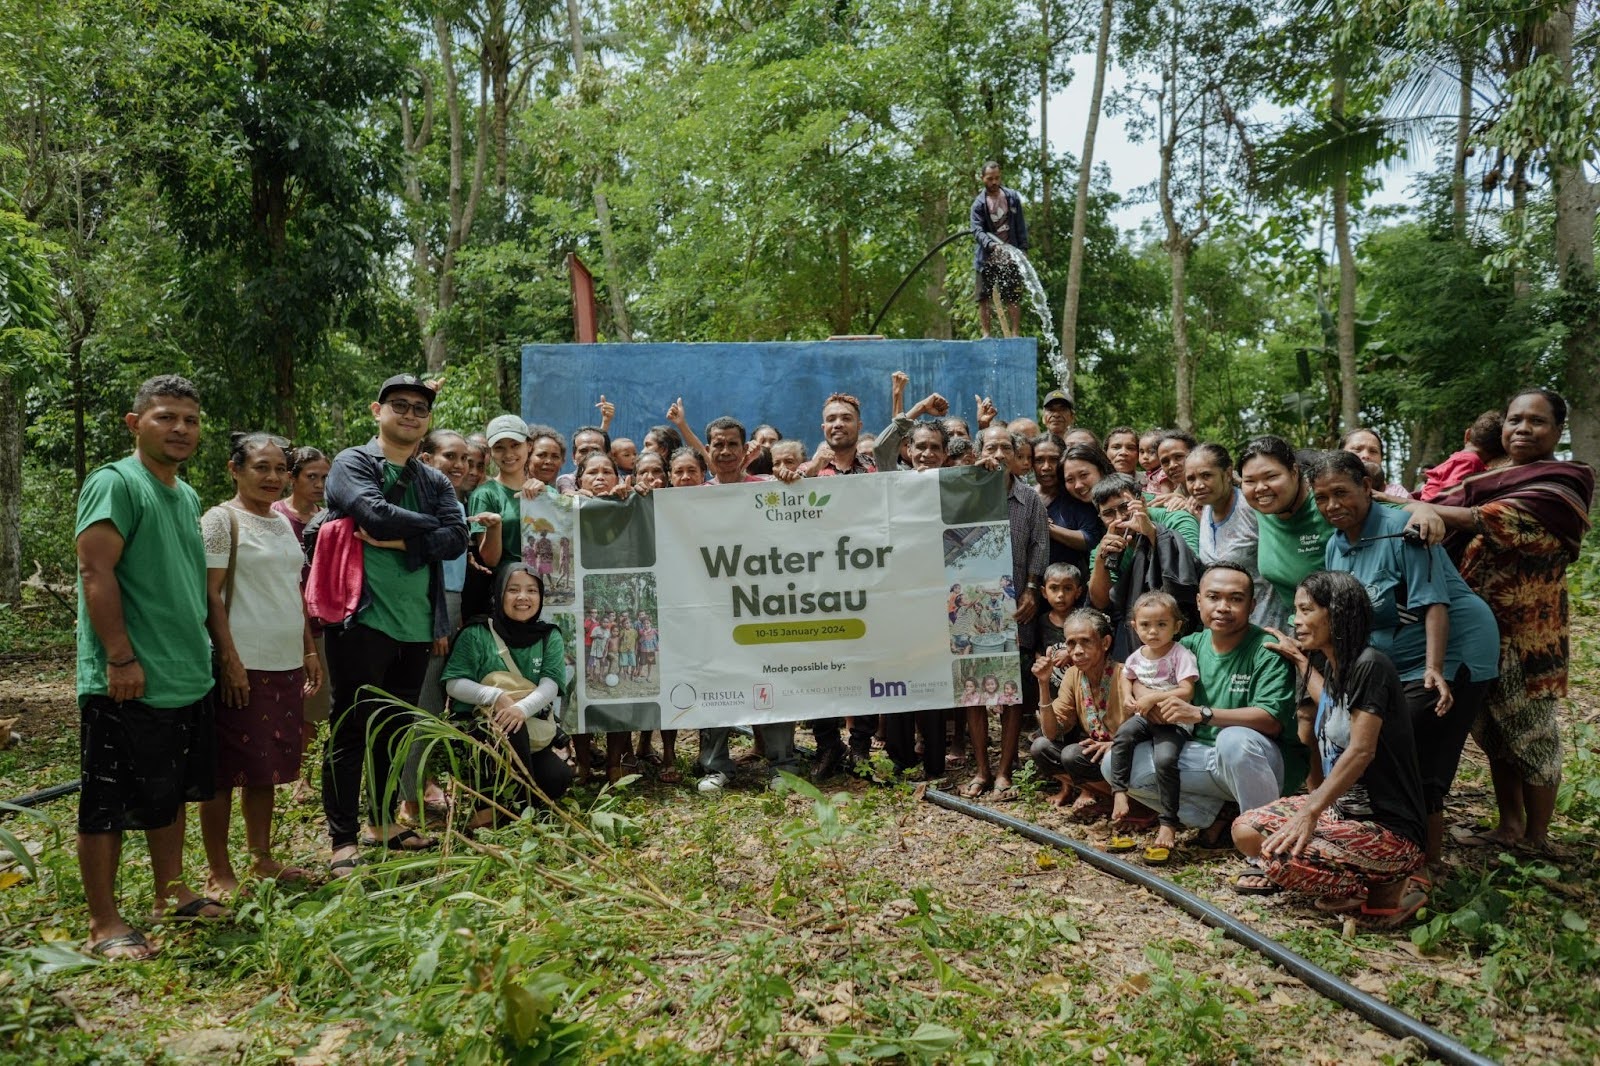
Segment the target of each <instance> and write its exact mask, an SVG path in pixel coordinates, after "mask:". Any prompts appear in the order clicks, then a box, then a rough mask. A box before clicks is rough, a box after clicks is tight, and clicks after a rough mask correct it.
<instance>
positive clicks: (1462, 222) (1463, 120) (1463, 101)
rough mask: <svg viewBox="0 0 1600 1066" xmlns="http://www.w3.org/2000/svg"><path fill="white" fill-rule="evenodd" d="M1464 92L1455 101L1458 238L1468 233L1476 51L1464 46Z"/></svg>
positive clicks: (1453, 189)
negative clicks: (1469, 144)
mask: <svg viewBox="0 0 1600 1066" xmlns="http://www.w3.org/2000/svg"><path fill="white" fill-rule="evenodd" d="M1460 55H1461V93H1460V96H1459V97H1458V99H1457V102H1456V150H1455V157H1454V160H1453V161H1452V164H1451V168H1450V228H1451V231H1452V232H1453V233H1455V235H1456V237H1457V239H1463V238H1465V237H1466V235H1467V148H1468V140H1469V138H1470V137H1471V135H1472V74H1473V69H1472V68H1473V62H1474V61H1475V59H1476V57H1477V51H1476V49H1474V48H1473V46H1472V45H1470V44H1469V45H1463V46H1462V47H1461V52H1460Z"/></svg>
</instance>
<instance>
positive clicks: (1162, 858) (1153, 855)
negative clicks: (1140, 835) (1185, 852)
mask: <svg viewBox="0 0 1600 1066" xmlns="http://www.w3.org/2000/svg"><path fill="white" fill-rule="evenodd" d="M1172 852H1173V849H1172V848H1163V847H1160V846H1158V845H1156V844H1152V845H1150V846H1149V847H1148V848H1145V849H1144V864H1145V865H1146V866H1166V865H1168V864H1170V863H1171V862H1172Z"/></svg>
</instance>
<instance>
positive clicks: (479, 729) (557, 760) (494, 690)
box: [444, 562, 572, 828]
mask: <svg viewBox="0 0 1600 1066" xmlns="http://www.w3.org/2000/svg"><path fill="white" fill-rule="evenodd" d="M543 609H544V585H543V583H542V582H540V580H539V575H538V574H536V573H535V572H534V570H533V568H532V567H530V566H528V565H527V564H526V563H520V562H519V563H512V564H510V565H509V566H507V567H506V568H505V569H504V570H502V571H501V572H500V574H499V576H498V577H497V578H496V580H495V587H494V598H493V599H492V601H491V604H490V611H489V614H488V615H480V616H478V617H477V618H474V619H472V620H471V621H470V622H468V623H467V624H466V626H465V627H463V628H462V630H461V632H460V634H459V635H458V636H457V637H456V640H455V646H454V647H453V648H451V650H450V661H449V662H448V663H446V664H445V668H444V690H445V692H446V694H448V695H449V697H450V713H451V716H452V717H453V718H455V719H457V720H458V721H461V722H464V723H465V725H464V728H465V729H466V731H467V732H468V733H470V734H472V735H473V737H474V739H476V740H479V741H481V742H483V743H484V744H486V745H487V746H488V747H490V748H491V749H492V748H496V747H498V746H499V745H498V743H497V740H498V738H500V737H503V738H504V739H505V742H506V744H507V745H509V746H510V748H511V751H512V752H513V753H514V754H515V755H516V758H517V761H518V762H519V763H520V767H519V768H518V770H517V777H518V778H525V779H526V780H529V781H532V782H533V783H534V784H535V785H537V786H538V788H539V791H540V792H542V793H544V795H545V796H546V797H548V798H549V800H550V802H552V803H554V802H555V801H556V800H559V799H560V798H561V797H562V795H563V794H565V792H566V791H567V788H568V787H569V786H571V784H572V770H571V769H570V768H569V767H568V766H567V763H566V760H565V759H563V758H562V757H561V756H559V755H558V754H556V751H555V749H556V748H557V747H558V746H559V745H561V744H563V743H564V741H563V739H562V737H561V735H560V733H559V730H558V731H557V735H556V739H555V740H554V741H552V742H551V743H550V744H548V745H546V746H545V747H543V748H541V749H539V750H538V751H533V750H532V749H531V745H530V740H529V730H528V722H529V720H530V719H533V718H539V719H544V720H550V719H553V718H554V717H555V708H554V703H555V701H556V699H557V698H558V697H559V696H560V695H561V692H562V689H563V687H564V686H565V685H566V680H567V661H566V642H565V641H564V640H563V639H562V637H561V630H559V629H557V628H556V627H555V625H553V624H551V623H549V622H543V621H540V619H539V615H540V613H541V612H542V611H543ZM496 637H498V638H499V640H498V641H497V640H496ZM501 645H503V646H504V648H505V655H502V654H501V651H500V647H501ZM506 656H509V657H510V659H511V663H512V664H514V665H515V666H516V668H517V669H516V673H518V674H520V675H521V677H522V678H523V679H525V680H526V682H527V685H526V686H523V685H518V686H516V687H514V688H507V687H505V686H503V685H500V684H488V683H485V679H488V678H489V676H490V675H491V674H495V673H500V674H509V673H510V672H511V671H510V670H508V664H507V663H506V661H505V660H506ZM494 680H496V681H504V680H505V679H504V678H497V679H494ZM476 761H477V768H478V780H477V783H476V784H475V785H474V787H475V788H476V789H477V791H478V792H480V793H482V794H483V795H485V796H491V795H495V794H496V792H498V793H499V797H498V798H499V801H500V803H501V804H502V805H503V806H512V804H513V803H514V804H516V805H518V806H527V805H528V804H529V803H531V802H533V800H534V798H535V796H534V794H533V793H532V792H531V790H530V789H528V788H527V786H526V784H525V783H524V782H523V781H522V780H518V779H513V780H512V782H511V786H510V787H509V788H500V789H496V787H495V786H496V779H497V778H498V779H502V780H503V779H505V778H507V777H508V776H509V775H507V774H506V773H505V772H504V771H503V770H501V769H500V768H499V767H497V766H496V765H495V760H494V759H493V758H491V757H490V756H489V755H487V754H483V755H482V757H481V758H479V759H478V760H476ZM508 793H509V794H510V795H509V796H508V795H507V794H508ZM507 799H510V800H511V802H509V803H508V802H506V801H507ZM494 813H495V808H493V807H490V806H485V807H483V808H481V809H480V810H478V811H477V812H476V813H475V814H474V815H473V817H472V820H471V822H469V823H468V824H469V826H470V827H472V828H480V827H482V826H486V825H489V824H491V823H492V822H493V821H494Z"/></svg>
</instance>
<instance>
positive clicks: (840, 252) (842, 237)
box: [828, 224, 855, 336]
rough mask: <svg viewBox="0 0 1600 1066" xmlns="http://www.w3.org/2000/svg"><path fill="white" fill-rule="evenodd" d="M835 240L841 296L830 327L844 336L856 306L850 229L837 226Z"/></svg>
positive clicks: (831, 316)
mask: <svg viewBox="0 0 1600 1066" xmlns="http://www.w3.org/2000/svg"><path fill="white" fill-rule="evenodd" d="M833 241H834V258H835V261H836V263H837V264H838V284H839V297H838V301H837V302H836V303H835V304H834V311H833V313H832V314H831V315H829V316H828V317H829V319H830V321H829V323H828V327H829V329H830V330H831V331H832V332H833V333H834V334H835V335H836V336H842V335H844V334H847V333H849V332H850V323H851V322H852V321H853V320H854V319H855V308H854V307H853V306H852V305H851V302H850V231H849V230H848V229H846V228H845V227H844V226H843V225H842V224H841V225H838V226H835V227H834V229H833Z"/></svg>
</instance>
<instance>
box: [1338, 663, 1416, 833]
mask: <svg viewBox="0 0 1600 1066" xmlns="http://www.w3.org/2000/svg"><path fill="white" fill-rule="evenodd" d="M1352 709H1354V710H1355V711H1358V712H1364V713H1366V714H1375V715H1377V716H1378V717H1379V718H1380V719H1382V721H1383V725H1382V730H1381V732H1380V733H1379V735H1378V750H1377V751H1376V752H1374V753H1373V756H1372V762H1370V763H1369V764H1367V768H1366V770H1365V771H1364V772H1363V773H1362V774H1361V777H1360V779H1359V780H1357V781H1356V782H1355V783H1354V784H1353V785H1351V786H1350V789H1349V791H1347V792H1346V793H1345V794H1344V795H1343V796H1340V797H1339V798H1338V799H1337V800H1335V801H1334V803H1333V810H1334V813H1335V814H1337V815H1338V816H1339V817H1340V818H1348V819H1352V820H1354V821H1360V822H1377V823H1378V824H1379V825H1381V826H1383V827H1384V828H1385V829H1388V830H1390V831H1391V832H1393V833H1396V834H1398V835H1400V836H1403V837H1405V838H1406V839H1407V840H1410V841H1412V842H1413V843H1415V844H1418V845H1421V844H1422V843H1423V833H1424V828H1423V827H1424V826H1425V825H1426V824H1427V807H1426V806H1425V805H1424V803H1423V799H1422V773H1421V771H1420V770H1419V769H1418V768H1417V747H1416V741H1415V740H1414V739H1413V737H1412V733H1411V716H1410V714H1409V712H1408V711H1407V709H1406V696H1405V687H1404V686H1403V685H1402V684H1401V683H1400V675H1399V673H1398V672H1396V670H1395V668H1394V664H1393V663H1391V662H1390V661H1389V657H1388V656H1386V655H1384V654H1383V653H1382V652H1380V651H1377V650H1375V649H1373V648H1367V649H1366V650H1364V651H1363V652H1362V653H1361V654H1360V656H1358V657H1357V659H1356V661H1355V666H1354V667H1353V668H1352V669H1351V671H1350V680H1349V690H1348V691H1347V692H1346V693H1345V697H1344V698H1343V699H1341V700H1339V701H1337V702H1334V701H1333V700H1332V699H1331V698H1330V697H1329V695H1328V693H1327V690H1326V689H1324V691H1323V697H1322V706H1321V707H1320V708H1319V712H1318V719H1319V722H1318V728H1317V745H1318V748H1319V749H1320V754H1321V757H1322V761H1323V767H1324V772H1326V771H1327V770H1328V769H1330V768H1331V767H1332V766H1333V764H1334V763H1335V762H1337V761H1338V758H1339V756H1340V755H1341V754H1343V752H1344V750H1345V749H1346V748H1347V747H1349V746H1350V713H1351V710H1352Z"/></svg>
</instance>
